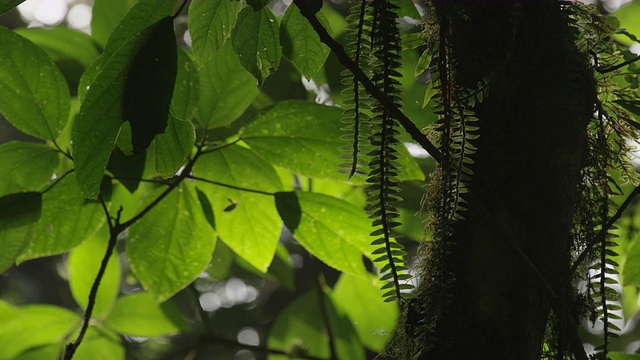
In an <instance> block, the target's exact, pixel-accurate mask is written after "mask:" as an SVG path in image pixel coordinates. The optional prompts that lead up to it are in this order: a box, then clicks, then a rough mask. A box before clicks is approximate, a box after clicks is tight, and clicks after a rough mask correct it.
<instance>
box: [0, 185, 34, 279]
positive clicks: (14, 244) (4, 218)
mask: <svg viewBox="0 0 640 360" xmlns="http://www.w3.org/2000/svg"><path fill="white" fill-rule="evenodd" d="M41 209H42V195H41V194H40V193H38V192H25V193H18V194H11V195H7V196H3V197H0V273H2V272H4V271H5V270H6V269H8V268H9V267H10V266H11V265H13V263H14V261H15V260H16V257H17V256H18V255H19V254H20V252H21V251H22V249H23V248H24V247H25V245H26V244H28V242H29V241H30V240H31V239H32V238H33V237H34V234H35V230H34V229H35V224H36V222H37V221H38V220H39V219H40V213H41Z"/></svg>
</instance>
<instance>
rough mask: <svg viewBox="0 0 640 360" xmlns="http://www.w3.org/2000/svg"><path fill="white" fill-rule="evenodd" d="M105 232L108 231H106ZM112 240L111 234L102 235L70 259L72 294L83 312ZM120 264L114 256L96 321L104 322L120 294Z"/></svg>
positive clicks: (98, 301)
mask: <svg viewBox="0 0 640 360" xmlns="http://www.w3.org/2000/svg"><path fill="white" fill-rule="evenodd" d="M104 229H105V230H108V229H107V228H106V227H105V228H104ZM108 240H109V233H108V231H102V232H99V233H98V234H96V235H94V236H92V237H91V238H89V239H88V240H87V241H85V242H83V243H82V244H80V246H78V247H77V248H75V249H73V251H72V252H71V256H70V257H69V265H68V266H69V286H70V287H71V294H72V295H73V298H74V299H75V300H76V302H77V303H78V304H80V306H81V307H82V308H83V309H86V308H87V302H88V299H89V292H90V291H91V287H92V286H93V283H94V281H95V279H96V275H97V274H98V270H99V269H100V265H101V262H102V259H103V257H104V254H105V252H106V249H107V243H108ZM120 276H121V274H120V262H119V261H118V254H117V252H116V253H114V254H112V255H111V258H110V259H109V263H108V265H107V269H106V271H105V273H104V276H103V278H102V281H101V282H100V288H99V289H98V294H97V296H96V302H95V307H94V308H93V317H95V318H103V317H104V316H105V315H106V314H107V313H108V312H109V310H110V309H111V306H112V305H113V302H114V301H115V300H116V297H117V296H118V293H119V292H120Z"/></svg>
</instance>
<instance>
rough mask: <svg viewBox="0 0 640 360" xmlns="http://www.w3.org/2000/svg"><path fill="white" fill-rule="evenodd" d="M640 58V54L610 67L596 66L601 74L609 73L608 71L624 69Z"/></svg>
mask: <svg viewBox="0 0 640 360" xmlns="http://www.w3.org/2000/svg"><path fill="white" fill-rule="evenodd" d="M638 60H640V55H638V56H636V57H634V58H633V59H630V60H627V61H625V62H622V63H620V64H618V65H614V66H612V67H608V68H606V69H600V68H596V71H597V72H599V73H600V74H607V73H610V72H614V71H616V70H619V69H622V68H623V67H625V66H627V65H631V64H633V63H634V62H636V61H638Z"/></svg>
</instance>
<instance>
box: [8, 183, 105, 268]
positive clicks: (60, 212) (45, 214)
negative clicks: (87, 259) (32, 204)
mask: <svg viewBox="0 0 640 360" xmlns="http://www.w3.org/2000/svg"><path fill="white" fill-rule="evenodd" d="M104 221H105V214H104V211H103V210H102V208H101V206H100V204H99V203H98V202H96V201H87V200H84V199H83V197H82V195H80V192H79V191H78V186H77V185H76V181H75V174H69V175H67V176H66V177H65V178H64V179H62V180H60V181H59V182H58V183H57V184H56V185H55V186H54V187H53V188H51V190H49V191H47V192H46V193H44V194H43V195H42V216H41V218H40V221H39V222H38V224H37V225H36V227H35V236H34V237H33V238H32V239H31V240H30V241H29V242H27V244H26V246H25V248H24V250H23V251H22V253H21V254H20V256H19V257H18V263H20V262H22V261H25V260H29V259H35V258H39V257H43V256H49V255H55V254H61V253H63V252H65V251H69V250H71V249H73V248H74V247H76V246H77V245H78V244H80V243H81V242H83V241H84V240H86V239H87V238H88V237H89V236H91V235H92V234H93V233H95V232H96V231H97V230H98V229H99V228H100V226H101V225H102V224H103V223H104Z"/></svg>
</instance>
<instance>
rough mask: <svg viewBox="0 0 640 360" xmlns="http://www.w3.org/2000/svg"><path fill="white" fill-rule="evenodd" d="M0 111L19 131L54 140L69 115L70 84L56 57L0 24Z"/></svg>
mask: <svg viewBox="0 0 640 360" xmlns="http://www.w3.org/2000/svg"><path fill="white" fill-rule="evenodd" d="M0 43H1V44H2V51H1V52H0V79H1V80H0V113H2V115H4V117H5V118H6V119H7V120H9V122H11V123H12V124H13V125H14V126H15V127H16V128H18V129H19V130H20V131H22V132H24V133H26V134H29V135H32V136H35V137H39V138H41V139H47V140H55V139H56V138H57V137H58V135H60V133H61V132H62V129H63V128H64V125H65V124H66V123H67V120H68V117H69V101H70V100H69V99H70V98H69V88H68V86H67V82H66V81H65V79H64V77H63V76H62V73H60V70H58V67H57V66H56V65H55V64H54V63H53V61H52V60H51V59H50V58H49V57H48V56H47V54H45V52H44V51H42V50H41V49H40V48H38V47H37V46H35V45H34V44H33V43H31V42H30V41H28V40H26V39H25V38H23V37H22V36H20V35H17V34H16V33H14V32H13V31H11V30H8V29H6V28H3V27H0Z"/></svg>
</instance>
